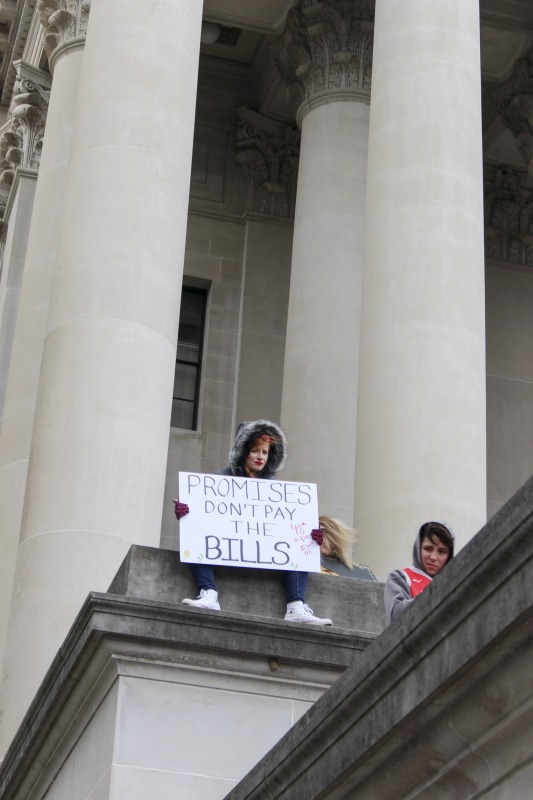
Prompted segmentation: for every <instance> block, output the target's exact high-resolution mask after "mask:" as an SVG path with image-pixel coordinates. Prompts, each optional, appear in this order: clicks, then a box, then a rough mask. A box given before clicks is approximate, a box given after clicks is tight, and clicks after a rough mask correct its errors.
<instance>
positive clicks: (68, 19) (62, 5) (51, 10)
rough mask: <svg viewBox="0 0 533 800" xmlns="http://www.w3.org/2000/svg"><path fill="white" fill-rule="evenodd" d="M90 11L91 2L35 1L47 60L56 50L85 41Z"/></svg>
mask: <svg viewBox="0 0 533 800" xmlns="http://www.w3.org/2000/svg"><path fill="white" fill-rule="evenodd" d="M90 10H91V0H37V11H38V14H39V17H40V20H41V23H42V26H43V28H44V31H45V37H44V48H45V50H46V54H47V56H48V58H49V59H50V58H51V56H52V53H54V51H56V50H57V49H58V48H60V47H63V46H66V45H69V44H72V43H74V42H76V41H83V40H84V39H85V35H86V33H87V25H88V23H89V12H90Z"/></svg>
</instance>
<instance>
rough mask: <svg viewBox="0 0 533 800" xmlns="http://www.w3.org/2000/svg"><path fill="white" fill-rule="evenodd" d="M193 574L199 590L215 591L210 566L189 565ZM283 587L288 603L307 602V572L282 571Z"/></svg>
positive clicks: (213, 577)
mask: <svg viewBox="0 0 533 800" xmlns="http://www.w3.org/2000/svg"><path fill="white" fill-rule="evenodd" d="M189 566H190V568H191V572H192V574H193V577H194V580H195V581H196V585H197V587H198V589H214V590H215V591H216V586H215V571H214V569H213V567H211V566H210V565H209V564H189ZM282 576H283V578H282V579H283V587H284V589H285V597H286V600H287V603H292V602H294V600H302V602H303V601H304V600H305V588H306V586H307V572H288V571H286V570H283V571H282Z"/></svg>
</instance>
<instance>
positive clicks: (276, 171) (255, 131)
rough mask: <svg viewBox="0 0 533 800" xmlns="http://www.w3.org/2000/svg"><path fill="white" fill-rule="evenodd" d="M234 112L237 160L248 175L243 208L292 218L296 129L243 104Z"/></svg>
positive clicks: (294, 194)
mask: <svg viewBox="0 0 533 800" xmlns="http://www.w3.org/2000/svg"><path fill="white" fill-rule="evenodd" d="M237 113H238V115H239V126H238V129H237V148H238V153H237V161H238V162H239V164H241V165H242V167H243V169H244V171H245V173H246V177H247V178H248V203H247V210H248V211H250V212H256V213H260V214H269V215H271V216H275V217H282V218H285V219H289V218H292V217H293V216H294V206H295V202H296V186H297V180H298V160H299V155H300V132H299V131H298V130H297V129H296V128H294V127H291V126H286V125H282V124H281V123H279V122H276V121H275V120H272V119H270V118H269V117H265V116H264V115H263V114H258V113H257V112H256V111H252V110H251V109H250V108H246V107H244V106H243V107H241V108H238V109H237Z"/></svg>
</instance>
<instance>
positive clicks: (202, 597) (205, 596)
mask: <svg viewBox="0 0 533 800" xmlns="http://www.w3.org/2000/svg"><path fill="white" fill-rule="evenodd" d="M181 602H182V603H185V605H187V606H195V607H196V608H208V609H209V610H210V611H220V603H219V602H218V592H215V590H214V589H200V594H199V595H198V597H197V598H196V600H190V599H189V598H186V599H185V600H182V601H181Z"/></svg>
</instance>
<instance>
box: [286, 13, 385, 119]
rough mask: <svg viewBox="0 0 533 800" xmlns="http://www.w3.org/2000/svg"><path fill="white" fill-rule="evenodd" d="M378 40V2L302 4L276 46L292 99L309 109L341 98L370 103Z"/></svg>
mask: <svg viewBox="0 0 533 800" xmlns="http://www.w3.org/2000/svg"><path fill="white" fill-rule="evenodd" d="M373 38H374V3H373V2H372V0H320V2H318V1H317V0H300V2H299V5H298V6H296V7H295V8H293V9H292V10H291V11H290V12H289V14H288V15H287V26H286V29H285V33H284V34H283V36H282V37H281V40H279V41H278V42H277V43H276V44H275V45H274V46H273V51H274V52H275V51H277V55H276V53H275V59H276V64H277V66H278V69H279V70H280V72H281V73H282V75H283V76H284V78H285V80H286V82H287V87H288V92H289V97H291V99H292V100H293V102H295V104H297V105H299V106H301V104H307V105H308V106H309V108H311V107H313V106H315V105H317V103H319V102H322V101H323V102H328V101H329V102H331V99H332V98H334V96H335V94H339V95H342V99H344V100H346V99H348V98H350V97H353V99H359V100H363V101H366V102H369V99H370V86H371V80H372V47H373ZM300 116H301V114H300Z"/></svg>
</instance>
